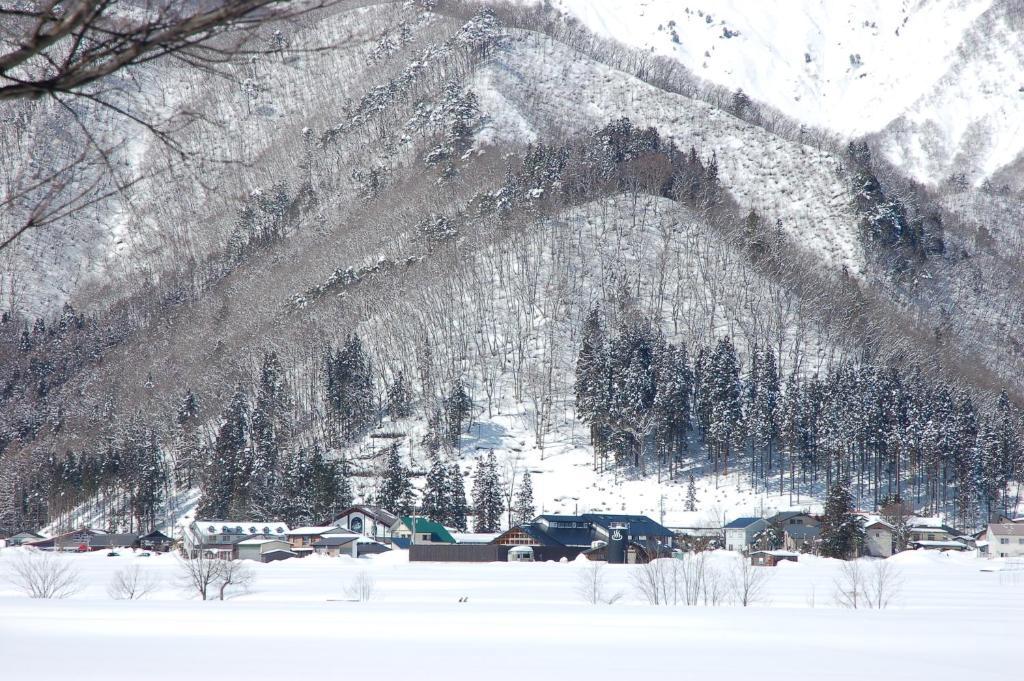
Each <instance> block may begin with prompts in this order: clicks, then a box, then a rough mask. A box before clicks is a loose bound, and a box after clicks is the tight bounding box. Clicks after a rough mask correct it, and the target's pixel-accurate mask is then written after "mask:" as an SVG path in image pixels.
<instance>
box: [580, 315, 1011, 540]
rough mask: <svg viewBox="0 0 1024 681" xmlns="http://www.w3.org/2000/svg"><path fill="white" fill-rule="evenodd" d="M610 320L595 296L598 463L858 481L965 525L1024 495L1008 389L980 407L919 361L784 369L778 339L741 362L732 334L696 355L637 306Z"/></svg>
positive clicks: (585, 376)
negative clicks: (610, 323)
mask: <svg viewBox="0 0 1024 681" xmlns="http://www.w3.org/2000/svg"><path fill="white" fill-rule="evenodd" d="M613 331H614V332H613V333H610V332H609V330H608V329H606V327H605V322H604V318H603V316H602V314H601V312H600V311H599V310H597V309H595V310H594V311H593V312H592V313H591V314H590V315H589V317H588V318H587V321H586V326H585V329H584V332H583V336H582V343H581V347H580V351H579V355H578V360H577V366H576V384H575V392H576V408H577V415H578V417H579V418H580V419H582V420H583V421H585V422H586V423H587V424H588V426H589V427H590V433H591V439H592V442H593V444H594V456H595V459H594V465H595V468H597V469H598V470H603V469H607V468H608V467H609V466H620V467H621V466H632V467H636V468H638V469H639V470H640V472H644V470H645V467H646V466H650V465H655V466H657V468H658V471H659V474H664V475H667V476H668V477H677V476H679V475H680V474H681V473H682V472H683V471H685V470H688V469H690V468H692V467H693V466H695V465H699V464H701V462H702V461H703V462H705V463H704V465H705V466H706V467H707V469H709V470H710V472H712V473H713V474H714V475H716V476H718V475H726V474H728V472H729V471H730V470H734V471H735V470H736V469H742V470H743V471H745V472H747V473H748V475H749V478H750V480H751V481H752V484H753V485H754V486H755V487H760V488H761V489H763V490H765V491H769V492H773V493H778V494H785V493H787V492H788V493H789V494H790V495H791V496H794V495H795V496H796V500H799V498H800V494H801V493H802V492H803V493H808V492H812V491H815V490H817V491H820V490H821V489H829V488H831V487H832V486H833V485H834V484H835V483H837V482H839V481H843V480H849V481H850V484H851V485H852V489H853V490H854V493H855V494H856V497H857V499H859V501H860V502H861V503H862V504H868V505H871V506H872V507H874V508H878V507H879V506H880V505H882V504H883V503H893V502H894V501H901V502H904V503H908V504H911V505H912V506H914V507H917V508H922V509H924V510H925V511H932V512H940V511H951V512H952V514H953V516H954V517H955V518H956V519H957V522H958V523H959V524H960V525H962V526H964V527H973V526H975V525H977V524H978V522H979V521H980V520H984V519H986V518H988V517H989V515H991V514H993V513H996V512H999V511H1001V512H1008V511H1009V510H1010V509H1013V508H1015V507H1016V504H1017V502H1018V501H1019V499H1018V496H1019V492H1014V493H1011V492H1010V490H1011V488H1012V489H1016V488H1017V487H1016V485H1019V483H1021V482H1022V481H1024V448H1022V446H1021V440H1020V432H1021V415H1020V413H1019V412H1018V410H1017V409H1015V408H1014V407H1013V406H1012V404H1011V403H1010V400H1009V399H1008V397H1007V395H1006V393H1005V391H1004V392H1002V393H1000V395H999V396H998V398H997V399H995V401H994V402H995V404H994V407H992V408H991V409H988V410H985V411H980V410H979V409H978V408H977V407H976V406H975V403H974V400H973V399H972V397H971V396H970V394H968V393H967V391H965V390H962V389H958V388H956V387H954V386H951V385H948V384H946V383H943V382H940V381H934V380H928V379H925V378H924V377H923V375H922V373H921V372H920V371H919V370H918V369H917V368H915V367H912V366H911V367H901V366H874V365H871V364H862V363H857V362H854V361H844V362H840V363H838V364H836V365H835V366H833V367H831V368H830V369H828V370H827V371H826V372H825V373H824V374H814V375H800V374H799V373H797V372H793V373H791V374H790V375H789V376H785V377H784V376H781V375H780V371H779V365H778V362H777V359H776V357H775V355H774V353H773V351H772V350H771V349H768V348H753V349H752V350H751V351H750V352H749V354H748V357H747V359H746V361H745V362H744V361H743V359H742V358H741V357H740V355H739V353H738V352H737V350H736V348H735V347H734V345H733V343H732V341H731V340H730V339H729V338H722V339H721V340H719V341H718V343H717V344H716V345H715V346H714V347H707V346H701V347H698V348H696V349H695V350H694V352H693V357H692V359H691V357H690V355H689V353H688V350H687V348H686V346H685V345H683V344H679V345H674V344H672V343H668V342H666V341H665V338H664V336H663V335H662V333H661V331H660V330H659V328H658V327H657V326H656V325H654V324H653V323H651V321H649V320H647V319H643V318H641V317H639V316H638V315H635V314H634V315H627V316H626V318H625V321H623V322H622V323H621V325H620V326H619V327H618V328H616V329H614V330H613ZM1015 483H1016V485H1015Z"/></svg>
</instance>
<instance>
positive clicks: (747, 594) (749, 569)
mask: <svg viewBox="0 0 1024 681" xmlns="http://www.w3.org/2000/svg"><path fill="white" fill-rule="evenodd" d="M770 577H771V573H769V572H768V571H767V569H766V568H763V567H758V566H756V565H751V564H750V559H748V558H746V557H744V556H737V557H736V558H735V561H734V562H733V565H732V571H731V572H730V574H729V587H730V590H731V592H732V597H733V598H734V599H735V601H736V602H737V603H739V604H740V605H742V606H743V607H744V608H745V607H747V606H749V605H753V604H754V603H759V602H761V601H762V600H764V591H765V587H766V586H767V585H768V580H769V578H770Z"/></svg>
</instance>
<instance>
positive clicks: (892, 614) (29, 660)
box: [0, 550, 1024, 681]
mask: <svg viewBox="0 0 1024 681" xmlns="http://www.w3.org/2000/svg"><path fill="white" fill-rule="evenodd" d="M15 553H16V551H14V550H6V551H3V552H0V570H2V569H3V568H5V567H6V564H7V563H9V562H10V561H11V560H12V559H13V556H14V554H15ZM68 559H69V560H73V561H75V562H76V563H77V564H78V565H79V568H80V571H81V575H82V578H83V582H84V583H85V584H86V585H87V586H86V588H85V589H84V590H83V591H82V592H80V593H79V594H77V595H75V596H74V597H72V598H70V599H67V600H63V601H42V600H30V599H28V598H25V597H23V596H21V595H19V594H18V593H17V592H16V591H13V590H11V589H10V588H9V586H8V585H6V584H4V585H0V660H2V662H0V678H2V679H4V681H21V680H26V681H29V680H31V681H35V680H43V679H53V680H61V681H64V680H66V679H182V678H185V679H192V680H203V679H243V678H244V679H247V680H260V679H280V678H287V677H293V676H297V677H303V678H334V677H338V678H380V679H398V678H419V679H424V678H425V679H477V678H481V679H521V678H524V677H530V678H537V679H556V678H558V679H565V678H587V679H622V678H644V677H649V676H652V675H658V676H662V675H664V676H665V677H666V678H673V679H700V678H716V679H718V678H722V679H741V678H758V679H787V680H788V681H794V680H799V679H855V678H856V679H864V678H872V677H876V678H889V679H928V680H929V681H938V680H940V679H964V678H984V677H989V678H999V675H1000V674H1009V676H1006V677H1005V678H1014V677H1015V676H1016V674H1015V673H1013V672H1011V671H1010V670H1014V669H1016V670H1018V671H1019V670H1021V669H1024V662H1022V658H1021V652H1020V650H1019V648H1018V647H1017V646H1018V640H1019V627H1020V623H1021V621H1022V618H1024V571H1018V570H1016V569H1011V568H1014V567H1016V566H1009V565H1003V564H1002V562H1001V561H990V560H984V559H977V558H974V557H972V556H961V555H939V554H934V553H929V554H924V553H920V552H918V553H913V554H902V555H900V556H898V557H896V558H895V559H893V560H892V563H893V564H894V566H895V567H897V568H898V570H899V574H900V579H901V580H902V587H901V588H900V589H899V593H898V596H897V598H896V602H895V603H894V605H893V606H892V607H890V608H889V609H886V610H856V611H854V610H847V609H841V608H838V607H836V605H835V604H834V602H833V592H834V580H835V579H836V577H837V576H838V575H839V567H840V565H841V563H839V562H838V561H832V560H826V559H818V558H808V557H802V558H801V562H800V563H797V564H784V565H782V566H781V567H778V568H759V569H763V570H769V571H770V572H771V578H770V581H769V582H768V585H767V589H766V593H765V601H764V602H762V603H760V604H759V605H757V606H756V607H749V608H741V607H738V606H735V605H727V606H719V607H685V606H677V607H654V606H649V605H647V604H646V602H645V601H643V600H642V599H641V598H640V596H639V594H638V593H637V592H636V590H635V589H634V588H633V585H632V581H631V578H630V573H631V571H633V570H635V568H634V567H633V566H608V567H607V569H606V575H607V577H608V586H609V590H610V591H622V592H624V597H623V599H622V600H621V601H619V602H618V603H616V604H614V605H611V606H603V605H602V606H593V605H589V604H587V603H585V602H583V601H582V600H581V598H580V597H579V596H578V595H577V592H576V586H577V581H578V576H579V574H580V572H581V570H583V569H584V566H585V564H579V563H569V564H557V563H547V564H507V563H493V564H436V563H433V564H432V563H408V562H406V555H405V552H395V553H393V554H386V555H383V556H379V557H377V558H376V559H373V560H361V561H353V560H351V559H338V558H335V559H328V558H318V557H313V558H307V559H302V560H290V561H285V562H282V563H275V564H270V565H254V568H255V570H256V573H257V580H256V582H255V584H254V585H253V587H252V589H251V591H250V592H249V593H247V594H244V595H240V596H238V597H236V598H234V599H232V600H230V601H226V602H206V603H204V602H200V601H195V600H189V597H188V595H187V594H185V593H183V592H182V591H181V590H180V588H179V587H178V586H177V581H178V576H179V575H178V570H177V566H176V564H175V561H174V558H173V557H171V556H156V557H151V558H139V557H134V556H132V555H130V554H126V555H123V556H121V557H116V558H107V557H106V556H105V555H103V554H102V553H99V554H90V555H84V556H71V557H69V558H68ZM733 560H734V557H733V556H732V555H731V554H727V553H725V552H717V553H716V554H715V555H714V556H713V562H714V563H715V564H716V565H717V566H718V567H719V568H721V569H722V570H726V569H728V568H729V567H730V566H731V565H732V561H733ZM132 564H139V565H142V566H143V567H142V569H143V570H145V571H146V572H147V573H148V574H151V575H153V576H154V577H155V578H157V579H159V580H160V582H161V588H160V589H159V590H158V591H156V592H154V593H153V594H152V595H151V596H150V597H149V598H147V599H146V600H142V601H114V600H111V599H110V598H109V597H108V596H107V594H106V586H107V584H108V583H109V581H110V578H111V577H112V576H113V574H114V573H115V572H116V571H117V570H119V569H120V568H123V567H125V566H129V565H132ZM1000 568H1004V569H1002V570H1000ZM364 570H365V571H366V572H367V573H369V574H370V575H372V577H373V580H374V585H375V591H376V593H375V597H374V598H373V599H372V600H371V601H369V602H352V601H349V600H346V599H347V596H346V593H345V591H346V589H345V587H346V585H347V584H349V583H350V582H351V581H352V580H353V579H354V578H355V577H356V576H357V575H358V574H359V573H360V572H362V571H364ZM990 570H995V571H990ZM463 597H467V598H468V601H467V602H461V603H460V602H459V600H460V599H461V598H463Z"/></svg>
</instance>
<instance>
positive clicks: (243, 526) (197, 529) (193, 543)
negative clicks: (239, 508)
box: [182, 520, 288, 559]
mask: <svg viewBox="0 0 1024 681" xmlns="http://www.w3.org/2000/svg"><path fill="white" fill-rule="evenodd" d="M254 537H257V538H264V539H279V540H281V541H284V542H287V538H288V526H287V525H286V524H284V523H282V522H277V521H275V522H238V521H234V520H194V521H192V522H191V523H189V525H188V527H186V528H185V530H184V532H183V533H182V551H184V553H185V555H186V556H188V557H189V558H195V557H196V556H197V555H198V554H199V552H200V551H203V552H205V553H206V554H207V555H211V556H218V557H221V558H228V559H230V558H233V557H234V556H235V545H236V544H237V543H238V542H240V541H243V540H245V539H252V538H254Z"/></svg>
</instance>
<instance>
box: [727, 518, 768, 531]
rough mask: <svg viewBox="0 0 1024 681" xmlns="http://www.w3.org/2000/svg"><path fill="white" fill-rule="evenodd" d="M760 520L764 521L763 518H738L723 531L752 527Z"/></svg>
mask: <svg viewBox="0 0 1024 681" xmlns="http://www.w3.org/2000/svg"><path fill="white" fill-rule="evenodd" d="M758 520H763V518H754V517H752V516H751V517H749V518H737V519H736V520H734V521H732V522H731V523H729V524H728V525H726V526H725V527H724V528H722V529H726V530H728V529H743V528H744V527H750V526H751V525H753V524H754V523H756V522H757V521H758Z"/></svg>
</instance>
